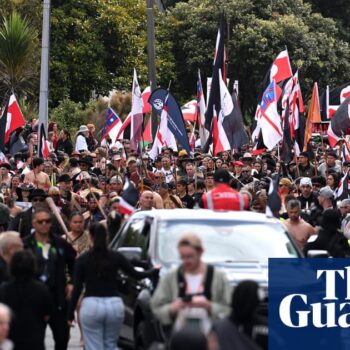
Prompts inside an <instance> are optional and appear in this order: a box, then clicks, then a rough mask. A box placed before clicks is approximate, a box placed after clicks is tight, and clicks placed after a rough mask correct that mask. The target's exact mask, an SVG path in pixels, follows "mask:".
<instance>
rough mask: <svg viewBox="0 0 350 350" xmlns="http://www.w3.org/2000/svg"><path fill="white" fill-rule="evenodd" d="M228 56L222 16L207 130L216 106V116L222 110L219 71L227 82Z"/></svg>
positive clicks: (206, 119) (207, 113) (208, 108)
mask: <svg viewBox="0 0 350 350" xmlns="http://www.w3.org/2000/svg"><path fill="white" fill-rule="evenodd" d="M225 59H226V55H225V18H224V15H221V19H220V28H219V31H218V36H217V40H216V49H215V56H214V66H213V74H212V81H211V89H210V95H209V100H208V107H207V111H206V114H205V128H206V129H207V130H210V129H211V126H212V120H213V115H214V114H213V111H214V106H215V110H216V115H219V114H220V110H221V99H220V78H219V74H220V73H219V71H220V70H221V72H222V73H223V77H222V79H223V80H224V81H225V82H226V77H225V72H226V61H225Z"/></svg>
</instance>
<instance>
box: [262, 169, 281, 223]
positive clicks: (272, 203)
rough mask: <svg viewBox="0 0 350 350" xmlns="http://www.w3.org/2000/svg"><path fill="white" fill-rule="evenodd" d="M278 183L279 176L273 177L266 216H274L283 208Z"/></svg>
mask: <svg viewBox="0 0 350 350" xmlns="http://www.w3.org/2000/svg"><path fill="white" fill-rule="evenodd" d="M278 185H279V176H277V178H276V179H275V180H273V179H271V182H270V186H269V192H268V198H267V206H266V216H268V217H274V216H275V215H276V214H277V213H278V212H279V211H280V210H281V206H282V201H281V197H280V196H279V194H278Z"/></svg>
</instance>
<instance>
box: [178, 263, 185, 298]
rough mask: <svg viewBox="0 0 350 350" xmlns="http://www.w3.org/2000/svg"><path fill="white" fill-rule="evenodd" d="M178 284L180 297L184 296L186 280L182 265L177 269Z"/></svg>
mask: <svg viewBox="0 0 350 350" xmlns="http://www.w3.org/2000/svg"><path fill="white" fill-rule="evenodd" d="M177 285H178V286H179V298H183V297H184V296H185V295H186V281H185V279H184V275H183V270H182V268H181V266H180V267H179V268H178V269H177Z"/></svg>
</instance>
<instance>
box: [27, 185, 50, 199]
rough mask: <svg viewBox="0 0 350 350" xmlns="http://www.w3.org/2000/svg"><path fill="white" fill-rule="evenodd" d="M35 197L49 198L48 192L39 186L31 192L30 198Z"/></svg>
mask: <svg viewBox="0 0 350 350" xmlns="http://www.w3.org/2000/svg"><path fill="white" fill-rule="evenodd" d="M35 197H41V198H47V193H46V192H45V191H44V190H41V189H39V188H35V189H34V190H32V191H31V192H30V194H29V197H28V198H29V200H30V201H32V200H33V198H35Z"/></svg>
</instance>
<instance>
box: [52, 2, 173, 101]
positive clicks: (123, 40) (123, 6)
mask: <svg viewBox="0 0 350 350" xmlns="http://www.w3.org/2000/svg"><path fill="white" fill-rule="evenodd" d="M162 21H164V19H163V18H162V16H161V15H160V14H159V15H158V16H156V26H157V29H156V31H157V39H158V38H159V37H161V36H162V31H164V30H162ZM51 29H52V30H51V60H50V104H51V106H55V105H57V104H58V103H59V101H61V100H62V99H63V98H70V99H72V100H73V101H76V102H78V101H81V102H82V103H86V102H87V101H89V99H90V98H91V95H92V92H94V93H95V94H97V95H99V94H101V95H108V93H109V91H111V90H112V89H117V90H130V89H131V85H132V71H133V68H134V67H135V68H136V69H137V72H138V74H139V81H140V84H141V85H144V86H145V85H148V74H147V71H148V70H147V35H146V1H139V0H115V1H113V2H110V1H101V0H99V1H95V0H81V1H75V0H67V1H64V2H63V1H57V0H56V1H55V2H54V3H53V10H52V17H51ZM169 47H170V49H169ZM157 50H158V51H157V68H158V69H159V72H160V76H161V79H160V82H162V79H165V80H167V79H171V77H172V74H171V73H169V71H171V69H172V67H173V63H172V62H173V58H172V54H171V52H172V47H171V43H168V42H166V41H165V40H164V41H163V40H162V41H161V42H159V46H158V45H157ZM169 52H170V55H169Z"/></svg>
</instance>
